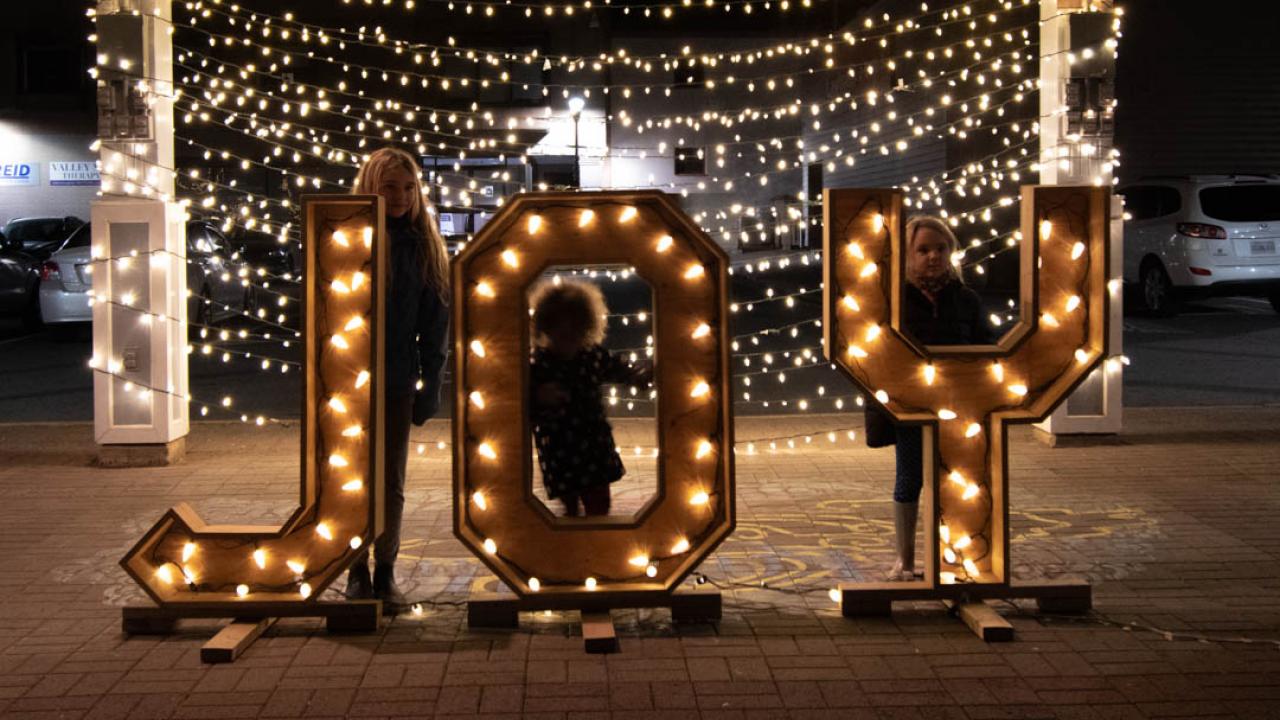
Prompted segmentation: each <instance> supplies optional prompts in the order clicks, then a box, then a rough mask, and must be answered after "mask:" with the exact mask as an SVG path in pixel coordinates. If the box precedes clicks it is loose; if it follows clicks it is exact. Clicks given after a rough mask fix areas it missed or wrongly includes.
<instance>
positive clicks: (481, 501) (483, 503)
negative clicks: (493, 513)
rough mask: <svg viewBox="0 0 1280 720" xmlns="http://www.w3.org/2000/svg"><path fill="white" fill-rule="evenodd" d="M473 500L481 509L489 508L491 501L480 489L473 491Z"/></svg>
mask: <svg viewBox="0 0 1280 720" xmlns="http://www.w3.org/2000/svg"><path fill="white" fill-rule="evenodd" d="M471 502H473V503H475V504H476V507H478V508H480V509H481V510H488V509H489V501H488V500H486V499H485V497H484V493H482V492H480V491H479V490H477V491H475V492H473V493H471Z"/></svg>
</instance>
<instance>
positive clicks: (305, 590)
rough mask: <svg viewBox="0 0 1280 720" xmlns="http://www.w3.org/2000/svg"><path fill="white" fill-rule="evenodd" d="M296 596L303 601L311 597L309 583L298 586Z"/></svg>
mask: <svg viewBox="0 0 1280 720" xmlns="http://www.w3.org/2000/svg"><path fill="white" fill-rule="evenodd" d="M298 594H299V595H301V596H302V599H303V600H306V599H307V598H309V597H311V583H302V584H301V585H299V586H298Z"/></svg>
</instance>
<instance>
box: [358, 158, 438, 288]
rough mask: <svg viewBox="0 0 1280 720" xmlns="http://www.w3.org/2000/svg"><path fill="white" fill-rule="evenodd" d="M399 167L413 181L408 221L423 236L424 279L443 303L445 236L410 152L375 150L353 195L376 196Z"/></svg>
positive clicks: (421, 257) (420, 249) (420, 250)
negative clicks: (385, 180) (392, 172)
mask: <svg viewBox="0 0 1280 720" xmlns="http://www.w3.org/2000/svg"><path fill="white" fill-rule="evenodd" d="M396 167H398V168H400V169H402V170H404V171H405V172H407V173H409V177H412V178H413V190H414V192H413V205H412V206H411V207H410V208H409V222H411V223H413V226H414V227H415V228H416V229H417V230H418V233H419V234H420V235H422V243H421V244H419V245H418V260H419V263H420V264H421V265H422V279H423V280H424V281H425V282H426V283H427V285H430V286H431V289H433V290H435V291H436V293H437V294H438V295H439V296H440V299H441V300H448V299H449V257H448V254H447V253H446V252H445V248H444V237H442V236H441V235H440V229H439V227H438V226H437V225H436V220H435V217H434V216H433V213H432V211H431V209H430V206H429V204H428V203H427V200H426V199H425V198H424V197H423V195H422V178H421V177H420V176H419V170H418V165H417V163H416V162H415V161H414V159H413V156H412V155H410V154H409V153H407V152H405V151H403V150H400V149H398V148H393V147H384V148H380V149H378V150H375V151H373V154H371V155H370V156H369V159H368V160H365V161H364V164H363V165H361V166H360V171H359V172H358V173H356V180H355V182H354V183H352V184H351V193H352V194H353V195H377V194H378V189H379V188H380V187H381V186H382V178H383V176H384V175H386V173H387V171H388V170H390V169H392V168H396Z"/></svg>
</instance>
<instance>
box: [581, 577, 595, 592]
mask: <svg viewBox="0 0 1280 720" xmlns="http://www.w3.org/2000/svg"><path fill="white" fill-rule="evenodd" d="M583 585H585V586H586V588H587V589H588V590H591V591H593V592H594V591H595V589H596V579H595V578H593V577H589V578H587V581H586V582H585V583H583Z"/></svg>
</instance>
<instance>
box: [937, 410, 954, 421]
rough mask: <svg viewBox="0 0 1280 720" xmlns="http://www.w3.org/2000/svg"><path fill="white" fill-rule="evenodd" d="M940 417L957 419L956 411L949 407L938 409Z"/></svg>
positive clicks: (942, 418)
mask: <svg viewBox="0 0 1280 720" xmlns="http://www.w3.org/2000/svg"><path fill="white" fill-rule="evenodd" d="M938 419H939V420H955V419H956V413H955V411H954V410H948V409H947V408H943V409H941V410H939V411H938Z"/></svg>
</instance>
